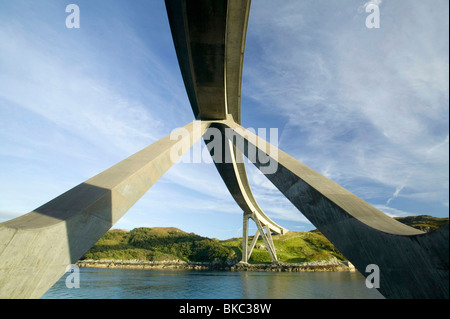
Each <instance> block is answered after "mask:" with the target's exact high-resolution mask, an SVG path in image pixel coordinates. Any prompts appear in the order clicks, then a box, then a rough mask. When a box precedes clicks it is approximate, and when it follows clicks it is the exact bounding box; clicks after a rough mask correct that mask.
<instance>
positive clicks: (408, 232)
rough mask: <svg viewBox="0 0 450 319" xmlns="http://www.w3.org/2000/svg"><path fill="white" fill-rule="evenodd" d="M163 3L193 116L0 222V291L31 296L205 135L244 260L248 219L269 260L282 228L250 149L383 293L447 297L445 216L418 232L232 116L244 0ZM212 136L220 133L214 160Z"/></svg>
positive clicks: (237, 107) (247, 249) (241, 51)
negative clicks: (262, 192) (175, 130)
mask: <svg viewBox="0 0 450 319" xmlns="http://www.w3.org/2000/svg"><path fill="white" fill-rule="evenodd" d="M166 7H167V13H168V17H169V22H170V27H171V30H172V35H173V41H174V44H175V49H176V52H177V56H178V61H179V65H180V69H181V73H182V75H183V80H184V84H185V87H186V91H187V94H188V97H189V100H190V103H191V107H192V110H193V114H194V118H195V121H194V122H193V123H189V124H187V125H186V126H185V127H184V128H180V129H179V130H180V132H181V131H182V132H183V133H186V132H187V133H188V134H181V133H180V136H183V138H181V139H180V140H174V139H172V138H171V137H170V136H169V135H168V136H167V137H165V138H163V139H161V140H159V141H157V142H156V143H154V144H152V145H150V146H148V147H147V148H145V149H143V150H142V151H140V152H138V153H136V154H134V155H132V156H131V157H129V158H127V159H125V160H123V161H122V162H120V163H118V164H116V165H114V166H113V167H111V168H109V169H107V170H106V171H104V172H102V173H100V174H98V175H96V176H94V177H92V178H91V179H89V180H87V181H85V182H84V183H82V184H80V185H78V186H76V187H74V188H72V189H71V190H69V191H67V192H66V193H64V194H62V195H60V196H59V197H57V198H55V199H53V200H52V201H50V202H48V203H46V204H44V205H42V206H41V207H39V208H37V209H35V210H34V211H32V212H30V213H28V214H26V215H23V216H21V217H18V218H16V219H13V220H10V221H7V222H5V223H2V224H0V297H1V298H39V297H41V296H42V295H43V294H44V293H45V292H46V291H47V290H48V289H49V288H50V287H51V286H52V285H53V284H54V283H55V282H56V281H57V280H58V279H59V278H60V277H61V276H62V275H63V274H64V273H65V270H66V267H67V265H69V264H73V263H75V262H76V261H77V260H78V259H79V258H80V257H81V256H82V255H83V254H84V253H85V252H86V251H87V250H88V249H89V248H90V247H92V245H94V244H95V243H96V242H97V240H98V239H99V238H100V237H101V236H103V234H104V233H105V232H106V231H107V230H108V229H110V228H111V227H112V225H114V223H116V222H117V221H118V220H119V219H120V217H122V216H123V215H124V214H125V213H126V211H127V210H128V209H129V208H130V207H131V206H133V204H134V203H135V202H136V201H137V200H138V199H139V198H140V197H141V196H142V195H143V194H145V192H147V191H148V190H149V189H150V187H151V186H152V185H153V184H154V183H156V182H157V180H158V179H159V178H160V177H161V176H162V175H163V174H164V173H165V172H166V171H167V170H168V169H169V168H170V167H171V166H172V165H173V164H174V163H175V162H176V161H177V160H178V159H179V158H181V156H182V155H183V152H185V151H187V150H188V149H189V148H190V147H191V146H192V145H193V144H194V143H195V142H196V141H197V140H199V139H200V138H202V136H203V137H204V139H205V142H206V144H207V146H208V148H209V150H210V152H211V155H212V157H213V159H214V161H215V165H216V167H217V170H218V171H219V173H220V175H221V177H222V178H223V180H224V182H225V184H226V186H227V188H228V190H229V191H230V193H231V195H232V196H233V198H234V199H235V201H236V202H237V204H238V205H239V206H240V208H241V209H242V211H243V223H244V233H243V256H242V262H247V261H248V258H249V257H250V255H251V251H252V249H253V247H254V244H255V242H256V241H255V240H254V241H253V242H252V243H251V244H250V246H249V245H248V240H247V238H248V221H249V219H252V220H253V221H254V222H255V223H256V225H257V229H258V230H257V233H256V234H255V238H256V237H258V236H260V235H261V236H262V238H263V239H264V241H265V242H266V247H267V248H268V250H269V253H270V254H271V257H272V259H273V261H274V262H276V261H277V256H276V251H275V248H274V247H273V242H272V240H271V234H272V233H278V234H283V233H285V232H286V231H287V230H286V229H284V228H283V227H282V226H279V225H278V224H277V223H275V222H274V221H272V220H271V219H270V218H269V217H268V216H267V215H266V214H265V213H264V212H263V211H262V209H261V208H260V207H259V205H258V203H257V202H256V200H255V198H254V196H253V195H252V192H251V189H250V186H249V183H248V180H247V176H246V172H245V167H244V164H243V161H242V159H243V155H245V156H247V157H249V156H250V157H252V156H251V155H252V154H255V153H256V154H263V155H264V156H265V157H266V158H269V161H270V162H271V163H275V164H276V166H275V167H276V169H275V170H274V171H267V170H266V169H265V168H266V164H267V163H265V162H263V161H262V160H261V158H260V157H259V156H256V157H254V158H253V161H254V164H255V165H256V167H258V168H259V169H261V171H262V172H263V173H264V174H265V175H266V177H267V178H268V179H269V180H270V181H271V182H272V183H273V184H274V185H275V186H276V187H277V188H278V189H279V190H280V191H281V192H282V193H283V194H284V195H285V196H286V197H287V198H288V199H289V200H290V201H291V202H292V203H293V204H294V206H295V207H297V208H298V210H299V211H300V212H301V213H303V214H304V215H305V216H306V217H307V218H308V219H309V220H310V221H311V223H312V224H314V225H315V226H316V227H317V228H318V229H319V230H320V231H321V232H322V233H323V234H324V235H325V236H326V237H327V238H328V239H329V240H330V241H331V242H332V243H333V244H334V245H335V246H336V247H337V248H338V249H339V250H340V251H341V252H342V253H343V254H344V255H345V256H346V257H347V258H348V259H349V260H350V261H351V262H352V263H353V264H354V265H355V267H356V268H357V269H358V270H359V271H360V272H361V273H362V274H363V275H368V273H366V267H367V266H368V265H372V264H375V265H377V266H378V267H379V270H380V288H378V290H379V291H380V292H381V293H382V294H383V295H384V296H385V297H387V298H448V297H449V286H448V285H449V277H448V273H449V266H448V265H449V253H448V251H449V250H448V248H449V247H448V245H449V228H448V224H447V225H446V226H444V227H442V228H441V229H438V230H436V231H434V232H431V233H427V234H426V233H423V232H421V231H419V230H416V229H414V228H411V227H408V226H406V225H403V224H401V223H399V222H397V221H395V220H394V219H392V218H390V217H388V216H386V215H385V214H383V213H382V212H380V211H379V210H377V209H376V208H374V207H373V206H371V205H369V204H368V203H366V202H364V201H363V200H362V199H360V198H358V197H357V196H356V195H354V194H352V193H350V192H349V191H347V190H346V189H344V188H343V187H341V186H339V185H337V184H336V183H334V182H333V181H331V180H329V179H327V178H326V177H324V176H322V175H321V174H319V173H317V172H315V171H314V170H312V169H311V168H309V167H307V166H305V165H304V164H302V163H300V162H298V161H297V160H296V159H294V158H293V157H291V156H289V155H288V154H287V153H285V152H283V151H281V150H279V149H278V148H276V147H275V146H273V145H270V144H269V143H267V142H266V141H264V140H262V139H261V138H259V137H258V136H255V135H254V134H253V133H252V132H249V131H247V130H245V129H244V128H243V127H242V126H241V125H240V123H241V118H240V108H241V106H240V97H241V82H242V81H241V80H242V69H243V60H244V49H245V37H246V28H247V24H248V16H249V10H250V1H249V0H166ZM267 124H268V126H270V123H267ZM227 131H228V132H232V133H233V136H234V138H232V139H230V138H229V136H228V135H227V134H226V132H227ZM217 132H220V134H215V133H217ZM213 133H214V134H213ZM211 136H214V137H215V138H218V137H219V138H220V139H221V140H220V142H221V143H220V145H222V146H221V149H220V154H222V156H221V157H220V158H218V156H216V155H217V154H216V152H218V150H217V149H215V147H214V146H215V145H217V144H216V143H215V141H214V139H211V138H210V137H211ZM216 142H217V141H216ZM174 149H176V150H178V151H177V152H174V151H173V150H174ZM180 150H181V151H180ZM226 159H228V160H226Z"/></svg>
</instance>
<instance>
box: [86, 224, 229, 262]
mask: <svg viewBox="0 0 450 319" xmlns="http://www.w3.org/2000/svg"><path fill="white" fill-rule="evenodd" d="M233 257H235V253H234V251H233V250H232V249H230V248H227V247H224V246H222V245H221V244H220V243H219V241H218V240H214V239H209V238H206V237H201V236H199V235H196V234H193V233H186V232H184V231H182V230H179V229H177V228H173V227H170V228H160V227H155V228H135V229H133V230H132V231H130V232H128V231H124V230H117V229H116V230H110V231H108V232H107V233H106V234H105V235H104V236H103V237H102V238H100V240H99V241H98V242H97V243H96V244H95V245H94V246H93V247H92V248H91V249H90V250H89V251H88V252H87V253H86V254H85V255H84V256H83V257H82V259H94V260H101V259H111V260H145V261H162V260H183V261H200V262H208V261H213V260H218V261H221V262H225V261H226V260H227V259H231V258H233Z"/></svg>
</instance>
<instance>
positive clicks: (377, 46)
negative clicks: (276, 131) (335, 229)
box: [243, 1, 449, 213]
mask: <svg viewBox="0 0 450 319" xmlns="http://www.w3.org/2000/svg"><path fill="white" fill-rule="evenodd" d="M355 3H358V2H357V1H352V2H349V3H345V4H343V3H339V4H337V3H336V4H333V3H329V2H327V5H325V4H324V3H322V2H314V3H312V2H302V3H295V2H294V1H290V2H288V3H287V4H286V6H287V7H289V8H290V10H291V11H292V13H291V15H293V16H295V14H296V12H299V13H301V12H312V11H314V10H315V11H316V12H320V13H321V15H320V19H319V18H317V16H310V17H308V16H305V17H304V19H303V20H299V23H298V24H297V25H296V24H295V23H290V24H289V27H290V29H288V28H289V27H288V24H284V25H282V26H279V25H278V24H277V22H276V21H278V20H280V19H282V16H281V14H280V13H281V11H282V9H279V8H277V7H276V6H275V5H273V4H270V3H269V2H263V3H259V5H258V7H257V8H256V10H255V11H253V12H252V14H253V16H251V17H250V25H249V35H250V37H251V38H250V39H251V40H248V42H250V43H252V44H253V45H254V47H253V49H250V50H249V52H248V53H249V56H246V58H247V60H246V65H245V68H244V77H245V81H244V84H245V85H244V89H246V90H247V91H245V90H244V91H243V92H244V93H245V92H247V94H248V95H249V96H250V97H251V99H252V100H253V101H256V105H258V107H259V108H260V109H262V110H263V111H264V112H266V113H268V114H273V115H276V116H280V115H281V116H283V117H285V118H287V119H288V122H287V125H285V126H284V128H283V132H282V133H280V140H281V142H280V146H281V148H282V149H284V150H285V151H287V152H288V153H290V154H291V155H293V156H294V157H296V158H298V159H301V160H302V161H304V162H305V164H307V165H309V166H311V167H312V168H314V169H316V170H317V171H319V172H321V173H322V174H325V175H326V176H328V177H330V178H331V179H333V180H335V181H336V182H338V183H340V184H343V186H345V187H347V188H349V189H350V190H352V191H353V190H357V191H358V190H361V191H362V195H367V196H368V197H367V198H365V199H366V200H371V198H378V199H380V198H384V200H383V202H385V203H387V204H388V205H391V204H393V203H394V202H396V200H397V199H399V198H409V199H412V198H415V199H417V200H418V199H419V198H420V200H421V201H422V203H426V202H428V203H431V202H436V201H438V202H441V203H443V202H447V201H448V194H446V193H448V183H447V182H446V181H448V168H447V167H448V150H446V148H445V147H446V146H447V145H448V65H449V63H448V40H443V39H447V38H448V17H446V15H445V14H443V13H442V12H444V11H446V9H447V8H448V3H447V2H445V1H440V2H437V3H436V5H429V4H427V3H424V2H422V1H414V2H413V3H412V2H410V1H408V2H406V1H396V2H395V3H389V10H388V9H387V8H388V7H386V8H385V10H384V11H383V12H382V15H381V19H382V21H383V26H382V28H381V29H379V30H378V31H375V32H370V33H369V32H368V29H366V27H365V24H364V21H365V17H364V15H360V16H354V13H352V12H351V9H352V8H355V6H353V7H352V5H354V4H355ZM370 3H373V4H376V5H381V4H382V2H381V1H369V2H366V3H365V4H364V5H363V6H362V7H364V6H365V5H368V4H370ZM383 4H384V3H383ZM347 6H348V7H347ZM412 15H414V16H416V17H418V18H417V19H414V21H412V20H411V19H410V18H409V17H410V16H412ZM255 21H259V22H256V23H255V24H253V25H252V24H251V23H252V22H255ZM262 21H264V22H262ZM371 31H373V30H371ZM252 41H253V42H252ZM253 50H254V51H253ZM252 58H253V59H252ZM251 61H254V62H251ZM248 121H250V122H251V119H249V120H248ZM267 125H268V126H270V125H271V124H270V123H268V124H267ZM428 154H433V155H428ZM431 158H433V160H432V161H431V160H429V159H431ZM362 181H365V182H364V183H367V182H370V183H371V185H372V186H363V185H362V184H361V183H362ZM370 188H372V189H370ZM430 194H433V196H431V197H427V195H428V196H429V195H430ZM442 212H444V211H443V210H442ZM442 212H441V213H442Z"/></svg>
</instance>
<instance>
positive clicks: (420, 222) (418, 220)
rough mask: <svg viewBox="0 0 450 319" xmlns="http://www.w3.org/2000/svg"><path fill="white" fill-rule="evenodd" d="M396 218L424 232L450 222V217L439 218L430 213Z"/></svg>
mask: <svg viewBox="0 0 450 319" xmlns="http://www.w3.org/2000/svg"><path fill="white" fill-rule="evenodd" d="M394 219H396V220H398V221H399V222H401V223H403V224H406V225H408V226H411V227H414V228H417V229H420V230H421V231H424V232H430V231H433V230H436V229H438V228H439V227H442V226H444V225H445V224H447V223H448V220H449V219H448V217H447V218H438V217H433V216H428V215H421V216H408V217H395V218H394Z"/></svg>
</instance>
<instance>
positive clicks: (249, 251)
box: [241, 213, 278, 263]
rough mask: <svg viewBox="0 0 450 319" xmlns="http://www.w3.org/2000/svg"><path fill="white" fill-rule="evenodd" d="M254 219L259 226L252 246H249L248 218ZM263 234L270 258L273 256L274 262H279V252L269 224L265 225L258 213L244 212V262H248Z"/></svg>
mask: <svg viewBox="0 0 450 319" xmlns="http://www.w3.org/2000/svg"><path fill="white" fill-rule="evenodd" d="M249 219H252V220H253V221H254V222H255V224H256V227H257V228H258V229H257V231H256V233H255V236H253V240H252V242H251V244H250V247H249V246H248V220H249ZM264 230H265V231H264ZM260 235H261V237H262V239H263V241H264V244H265V246H266V249H267V251H268V252H269V254H270V258H272V262H274V263H277V262H278V258H277V253H276V251H275V246H274V244H273V239H272V234H271V230H270V227H269V225H263V224H262V223H261V221H260V220H259V219H258V217H257V215H256V214H254V213H250V214H248V213H244V220H243V230H242V260H241V262H242V263H248V260H249V259H250V256H251V255H252V252H253V248H255V245H256V242H257V241H258V239H259V236H260Z"/></svg>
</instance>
